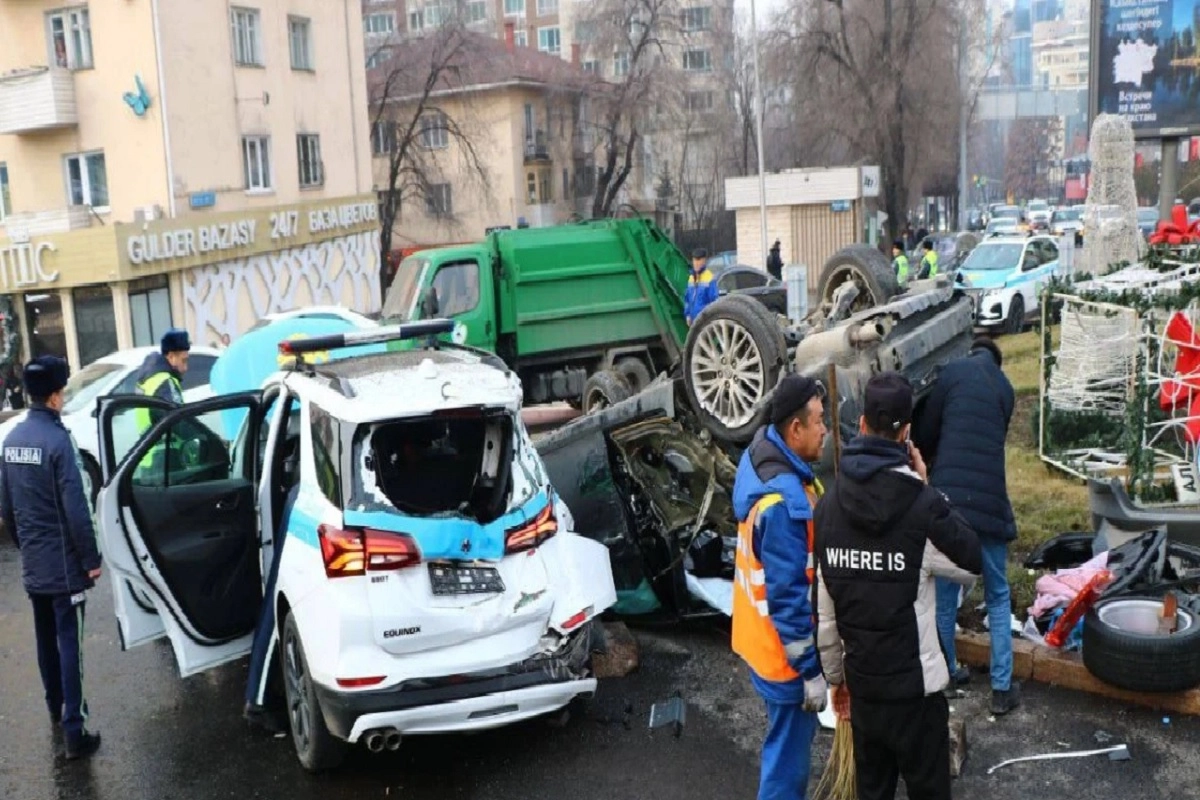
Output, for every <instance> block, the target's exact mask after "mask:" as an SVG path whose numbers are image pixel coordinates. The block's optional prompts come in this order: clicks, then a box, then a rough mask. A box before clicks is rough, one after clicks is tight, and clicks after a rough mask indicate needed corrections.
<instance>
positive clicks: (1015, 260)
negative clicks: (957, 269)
mask: <svg viewBox="0 0 1200 800" xmlns="http://www.w3.org/2000/svg"><path fill="white" fill-rule="evenodd" d="M1024 249H1025V245H1024V244H1017V243H1016V242H1013V243H1012V244H989V245H981V246H979V247H976V248H975V249H974V250H972V251H971V255H969V256H967V260H966V261H964V262H963V265H962V271H963V272H982V271H983V270H997V269H1016V268H1017V266H1018V265H1019V264H1020V263H1021V251H1022V250H1024Z"/></svg>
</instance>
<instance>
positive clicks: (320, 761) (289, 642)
mask: <svg viewBox="0 0 1200 800" xmlns="http://www.w3.org/2000/svg"><path fill="white" fill-rule="evenodd" d="M279 652H280V657H281V658H282V659H283V686H284V692H285V694H286V696H287V709H288V724H289V725H290V727H291V729H292V744H293V745H295V747H296V757H297V758H299V759H300V765H301V766H303V767H304V768H305V769H306V770H309V771H310V772H319V771H321V770H327V769H334V768H336V767H338V766H340V765H341V763H342V761H343V760H345V758H346V743H345V742H343V741H342V740H340V739H338V738H337V737H335V736H334V735H333V734H332V733H330V732H329V728H327V727H326V726H325V716H324V715H323V714H322V713H321V703H320V701H319V700H318V699H317V693H316V687H315V686H314V685H313V681H312V675H311V674H310V673H309V671H308V659H307V657H305V655H304V646H303V645H302V644H301V643H300V630H299V629H298V628H297V627H296V619H295V617H293V616H292V615H291V614H288V616H287V620H286V621H285V622H284V624H283V638H282V646H281V647H280V651H279Z"/></svg>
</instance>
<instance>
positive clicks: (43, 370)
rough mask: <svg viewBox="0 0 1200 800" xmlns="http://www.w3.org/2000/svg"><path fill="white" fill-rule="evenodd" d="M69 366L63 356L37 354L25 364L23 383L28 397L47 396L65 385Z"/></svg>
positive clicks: (69, 373)
mask: <svg viewBox="0 0 1200 800" xmlns="http://www.w3.org/2000/svg"><path fill="white" fill-rule="evenodd" d="M70 375H71V368H70V367H68V366H67V360H66V359H65V358H59V357H58V356H38V357H37V358H35V359H33V360H32V361H30V362H29V363H28V364H26V365H25V374H24V376H23V383H24V384H25V394H27V395H29V396H30V397H37V398H42V397H49V396H50V395H52V394H54V393H55V392H57V391H58V390H60V389H62V388H63V387H64V386H66V385H67V378H68V377H70Z"/></svg>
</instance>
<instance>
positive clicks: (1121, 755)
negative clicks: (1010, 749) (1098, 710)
mask: <svg viewBox="0 0 1200 800" xmlns="http://www.w3.org/2000/svg"><path fill="white" fill-rule="evenodd" d="M1104 755H1106V756H1108V760H1109V761H1128V760H1129V759H1130V758H1131V756H1130V755H1129V747H1128V746H1127V745H1124V744H1118V745H1114V746H1112V747H1105V748H1104V749H1102V750H1075V751H1072V752H1070V753H1042V754H1040V755H1036V756H1022V757H1021V758H1010V759H1008V760H1007V761H1001V762H1000V763H999V764H997V765H996V766H994V767H988V771H987V774H988V775H991V774H992V773H993V772H995V771H996V770H998V769H1000V768H1001V767H1007V766H1008V765H1009V764H1020V763H1021V762H1023V761H1053V760H1057V759H1060V758H1087V757H1089V756H1104Z"/></svg>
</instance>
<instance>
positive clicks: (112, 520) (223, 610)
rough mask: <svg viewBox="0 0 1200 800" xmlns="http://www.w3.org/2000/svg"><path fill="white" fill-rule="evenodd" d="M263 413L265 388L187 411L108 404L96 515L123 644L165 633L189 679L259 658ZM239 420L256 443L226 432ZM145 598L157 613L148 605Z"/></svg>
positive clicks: (142, 402) (139, 403) (114, 400)
mask: <svg viewBox="0 0 1200 800" xmlns="http://www.w3.org/2000/svg"><path fill="white" fill-rule="evenodd" d="M261 409H262V393H261V392H245V393H241V394H236V395H225V396H222V397H217V398H212V399H208V400H203V401H200V402H196V403H189V404H186V405H183V406H178V407H174V406H171V405H170V404H169V403H164V402H163V401H161V400H157V399H156V398H152V397H142V396H118V397H109V398H104V399H101V401H100V408H99V435H100V461H101V471H102V473H103V476H104V488H103V489H102V490H101V491H100V494H99V497H97V501H96V512H97V517H98V520H99V527H100V537H101V540H102V541H103V547H104V556H105V567H106V569H107V570H108V572H109V575H110V576H111V579H112V582H113V591H114V595H115V597H116V611H117V621H118V624H119V626H120V631H121V638H122V643H123V645H124V646H125V647H133V646H135V645H138V644H142V643H144V642H146V641H149V640H151V639H154V638H157V637H158V636H161V635H163V634H164V633H165V634H166V635H167V636H168V637H169V638H170V640H171V645H172V647H173V648H174V650H175V658H176V660H177V662H178V664H179V672H180V674H181V675H182V676H184V677H186V676H188V675H192V674H194V673H197V672H201V671H203V670H205V669H208V668H210V667H214V666H216V665H218V664H222V663H225V662H226V661H230V660H232V659H234V658H237V657H239V656H241V655H244V654H245V653H247V652H249V650H250V641H251V634H252V633H253V631H254V626H255V623H256V621H257V616H258V609H259V605H260V602H261V598H262V589H261V587H262V584H261V574H260V567H259V553H258V546H259V538H258V513H257V511H256V509H255V505H256V503H255V499H256V494H257V477H256V476H257V474H258V469H259V466H258V463H257V461H258V448H257V447H254V446H253V444H254V443H257V441H258V438H259V437H258V426H259V425H260V424H261V421H262V414H261ZM230 411H232V412H234V414H232V415H230V414H228V413H222V412H230ZM238 412H242V413H238ZM231 418H232V419H244V420H245V421H246V424H248V426H249V430H248V431H247V433H248V434H249V435H243V436H241V437H237V436H236V434H237V433H238V432H237V431H226V430H224V424H225V423H226V422H227V421H228V420H230V419H231ZM147 426H149V427H148V429H147ZM235 438H236V440H237V441H238V445H237V446H236V447H231V446H230V445H229V443H228V442H229V440H231V439H235ZM147 601H149V603H150V604H151V605H152V606H153V610H154V612H155V613H147V612H146V610H144V609H143V608H142V607H141V606H142V604H144V603H145V602H147Z"/></svg>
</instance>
